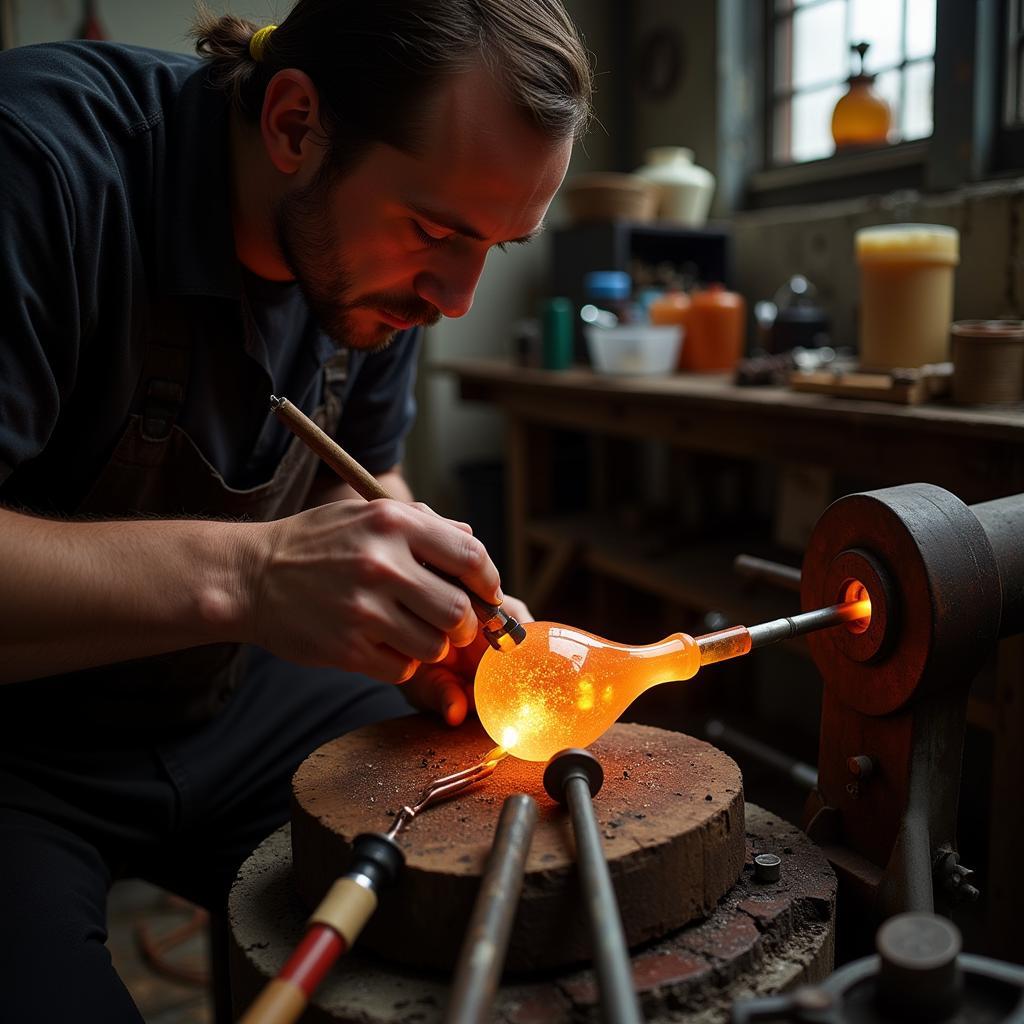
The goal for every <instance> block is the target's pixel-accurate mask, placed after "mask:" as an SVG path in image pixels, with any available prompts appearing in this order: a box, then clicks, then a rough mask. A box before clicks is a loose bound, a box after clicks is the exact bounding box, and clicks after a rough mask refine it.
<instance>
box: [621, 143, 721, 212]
mask: <svg viewBox="0 0 1024 1024" xmlns="http://www.w3.org/2000/svg"><path fill="white" fill-rule="evenodd" d="M645 159H646V163H645V164H644V166H643V167H640V168H638V169H637V171H636V173H637V175H639V176H640V177H642V178H644V179H646V180H647V181H650V182H652V183H653V184H655V185H656V186H657V187H658V219H659V220H670V221H675V222H676V223H678V224H684V225H686V226H687V227H692V228H699V227H703V226H704V223H705V221H707V219H708V209H709V208H710V207H711V197H712V196H713V195H714V192H715V178H714V175H713V174H712V173H711V172H710V171H708V170H706V169H705V168H703V167H698V166H697V165H696V164H695V163H694V162H693V150H692V149H684V148H683V147H682V146H656V147H655V148H654V149H649V150H647V153H646V154H645Z"/></svg>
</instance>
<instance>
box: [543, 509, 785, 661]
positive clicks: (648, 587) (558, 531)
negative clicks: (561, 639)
mask: <svg viewBox="0 0 1024 1024" xmlns="http://www.w3.org/2000/svg"><path fill="white" fill-rule="evenodd" d="M526 539H527V541H528V542H530V543H532V544H535V545H538V546H541V547H544V548H547V549H550V550H555V549H564V548H566V547H575V548H576V551H577V555H576V562H577V564H581V565H584V566H585V567H586V568H588V569H590V570H591V571H592V572H597V573H601V574H603V575H604V576H607V577H609V578H610V579H614V580H617V581H618V582H620V583H626V584H629V585H630V586H633V587H636V588H637V589H639V590H643V591H645V592H646V593H649V594H653V595H655V596H656V597H661V598H664V599H665V600H667V601H672V602H674V603H676V604H680V605H683V606H684V607H687V608H692V609H693V610H694V611H700V612H707V611H718V612H721V613H722V614H724V615H727V616H728V617H729V618H730V620H731V621H732V623H733V624H743V625H748V624H753V623H754V622H762V621H766V620H768V619H777V618H781V617H782V616H784V615H794V614H796V613H797V612H798V611H800V602H799V599H798V597H797V595H796V593H794V592H793V591H787V590H783V589H781V588H779V587H774V586H771V585H770V584H766V583H761V582H755V581H751V580H746V579H743V578H742V577H740V576H737V575H736V573H735V572H734V571H733V568H732V563H733V559H734V558H735V557H736V555H738V554H744V553H746V554H754V555H758V556H760V557H764V558H775V559H776V560H778V551H777V550H774V549H772V548H771V547H770V545H767V544H764V543H761V544H753V545H751V544H747V545H743V544H738V543H736V542H728V543H726V542H715V543H706V544H700V545H694V546H693V547H686V548H679V547H675V548H673V547H671V546H669V545H668V544H665V543H662V542H660V541H659V540H658V539H657V538H654V537H643V536H630V535H629V533H628V532H626V531H625V530H624V529H623V528H622V527H621V526H616V525H615V524H613V523H607V522H601V521H597V520H594V519H590V518H587V517H578V518H570V519H564V518H563V519H543V520H530V521H529V522H528V523H527V524H526ZM800 644H801V647H802V646H803V642H802V641H800Z"/></svg>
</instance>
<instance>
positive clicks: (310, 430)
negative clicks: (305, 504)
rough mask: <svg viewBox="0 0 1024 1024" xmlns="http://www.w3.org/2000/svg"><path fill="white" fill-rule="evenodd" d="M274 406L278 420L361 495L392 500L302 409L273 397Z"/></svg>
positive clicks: (286, 400) (271, 399)
mask: <svg viewBox="0 0 1024 1024" xmlns="http://www.w3.org/2000/svg"><path fill="white" fill-rule="evenodd" d="M270 407H271V408H272V409H273V410H274V414H275V415H276V416H277V418H278V419H279V420H280V421H281V422H282V423H283V424H284V425H285V426H286V427H287V428H288V429H289V430H290V431H291V432H292V433H293V434H295V435H296V437H299V438H301V439H302V440H303V441H305V443H306V444H307V445H308V446H309V447H310V448H311V449H312V450H313V451H314V452H316V453H317V455H319V456H320V458H321V459H323V460H324V462H326V463H327V465H328V466H330V467H331V469H333V470H334V472H335V473H337V474H338V476H340V477H341V479H342V480H344V481H345V483H347V484H348V485H349V486H350V487H351V488H352V489H353V490H354V491H355V492H356V493H357V494H359V495H361V496H362V497H364V498H365V499H366V500H367V501H374V500H376V499H377V498H390V497H391V495H390V494H388V492H387V491H386V490H385V489H384V488H383V487H381V485H380V482H379V481H378V480H377V478H376V477H375V476H373V475H372V474H370V473H368V472H367V471H366V470H365V469H363V467H362V466H360V465H359V463H358V462H356V460H355V459H353V458H352V456H351V455H349V453H348V452H347V451H345V449H344V448H342V447H341V445H340V444H338V442H337V441H335V440H334V438H333V437H330V436H329V435H327V434H325V433H324V432H323V431H322V430H321V429H320V428H319V427H318V426H317V425H316V424H315V423H314V422H313V421H312V420H311V419H310V418H309V417H308V416H307V415H306V414H305V413H304V412H302V410H301V409H299V408H297V407H296V406H294V405H292V403H291V402H289V401H288V399H287V398H278V397H277V396H276V395H271V396H270Z"/></svg>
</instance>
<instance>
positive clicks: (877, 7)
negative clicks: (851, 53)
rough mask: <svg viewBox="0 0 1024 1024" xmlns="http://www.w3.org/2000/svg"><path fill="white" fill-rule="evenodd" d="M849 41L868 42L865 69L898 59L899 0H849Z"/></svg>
mask: <svg viewBox="0 0 1024 1024" xmlns="http://www.w3.org/2000/svg"><path fill="white" fill-rule="evenodd" d="M850 42H852V43H859V42H865V43H870V44H871V49H870V50H868V54H867V57H866V58H865V61H864V68H865V70H866V71H876V70H877V69H878V68H884V67H892V65H894V64H899V63H900V61H901V60H902V54H901V48H902V43H903V0H850Z"/></svg>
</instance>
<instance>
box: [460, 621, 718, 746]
mask: <svg viewBox="0 0 1024 1024" xmlns="http://www.w3.org/2000/svg"><path fill="white" fill-rule="evenodd" d="M700 664H701V653H700V649H699V648H698V646H697V643H696V641H695V640H694V639H693V637H691V636H687V635H686V634H685V633H673V634H672V635H671V636H670V637H666V638H665V639H664V640H661V641H659V642H658V643H656V644H650V645H648V646H646V647H627V646H626V645H625V644H617V643H614V642H613V641H611V640H602V639H601V637H599V636H594V634H593V633H587V632H585V631H584V630H582V629H574V628H572V627H570V626H562V625H559V624H558V623H556V622H529V623H526V638H525V639H524V640H523V641H522V643H520V644H518V645H517V646H515V647H512V648H509V649H508V650H504V651H495V650H488V651H487V652H485V654H484V656H483V658H482V659H481V661H480V665H479V667H478V668H477V672H476V683H475V687H474V688H475V694H476V709H477V714H478V715H479V716H480V722H481V723H482V725H483V727H484V728H485V729H486V730H487V732H488V734H489V735H490V737H491V738H492V739H493V740H494V742H495V743H498V744H499V745H501V746H502V747H504V748H505V749H506V750H507V751H508V752H509V753H510V754H512V755H513V756H515V757H518V758H521V759H522V760H524V761H547V760H548V758H550V757H551V756H552V754H556V753H557V752H558V751H559V750H564V749H565V748H566V747H585V746H587V745H588V744H590V743H593V742H594V740H596V739H597V738H598V737H599V736H601V735H602V733H604V732H605V731H607V730H608V729H609V728H610V727H611V726H612V725H613V724H614V722H615V721H616V720H617V719H618V718H619V716H620V715H621V714H622V712H623V711H625V710H626V708H627V707H629V705H630V704H632V703H633V701H634V700H636V698H637V697H639V696H640V694H641V693H643V692H644V690H647V689H650V687H652V686H657V685H658V684H659V683H667V682H670V681H672V680H676V679H689V678H691V676H694V675H696V674H697V670H698V669H699V668H700Z"/></svg>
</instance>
